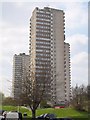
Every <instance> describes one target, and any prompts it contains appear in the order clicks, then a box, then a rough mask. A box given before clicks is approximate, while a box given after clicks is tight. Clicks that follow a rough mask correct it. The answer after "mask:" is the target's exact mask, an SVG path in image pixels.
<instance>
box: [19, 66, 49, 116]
mask: <svg viewBox="0 0 90 120" xmlns="http://www.w3.org/2000/svg"><path fill="white" fill-rule="evenodd" d="M42 69H43V70H42V76H41V77H38V78H39V79H38V78H37V76H36V74H35V72H34V70H33V71H31V72H30V73H29V72H26V75H25V79H24V80H23V84H22V94H21V99H22V103H23V104H27V105H29V107H30V109H31V111H32V118H35V117H36V109H37V108H38V106H39V104H40V102H41V101H42V100H43V99H44V98H45V96H46V86H47V81H48V80H47V79H49V76H47V74H46V65H45V66H42Z"/></svg>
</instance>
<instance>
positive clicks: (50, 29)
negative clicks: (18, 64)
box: [29, 7, 70, 104]
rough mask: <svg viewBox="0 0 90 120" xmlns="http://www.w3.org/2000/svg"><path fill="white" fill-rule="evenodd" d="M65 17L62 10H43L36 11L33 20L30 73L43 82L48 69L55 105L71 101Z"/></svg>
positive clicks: (49, 85)
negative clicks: (32, 72)
mask: <svg viewBox="0 0 90 120" xmlns="http://www.w3.org/2000/svg"><path fill="white" fill-rule="evenodd" d="M64 18H65V16H64V12H63V11H62V10H57V9H53V8H48V7H44V9H39V8H35V10H34V11H33V13H32V16H31V19H30V48H29V53H30V70H31V71H34V73H35V75H36V76H38V79H40V77H41V76H42V75H43V74H42V73H41V72H42V71H43V70H42V69H41V68H42V66H46V67H45V71H47V73H46V74H47V80H48V81H47V82H46V85H47V93H48V94H49V96H50V100H51V102H52V103H53V104H60V103H62V102H65V101H70V49H69V47H70V46H69V44H66V43H65V34H64V33H65V31H64V29H65V27H64V26H65V23H64V22H65V19H64ZM35 80H36V78H35ZM40 82H41V81H40Z"/></svg>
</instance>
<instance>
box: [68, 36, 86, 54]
mask: <svg viewBox="0 0 90 120" xmlns="http://www.w3.org/2000/svg"><path fill="white" fill-rule="evenodd" d="M66 42H68V43H70V49H71V55H74V54H77V53H79V52H81V51H87V52H88V37H87V36H86V35H84V34H74V35H72V36H68V37H67V38H66Z"/></svg>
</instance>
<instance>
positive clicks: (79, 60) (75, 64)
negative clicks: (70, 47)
mask: <svg viewBox="0 0 90 120" xmlns="http://www.w3.org/2000/svg"><path fill="white" fill-rule="evenodd" d="M71 72H72V85H73V86H75V85H76V84H79V85H81V84H84V85H88V53H86V52H81V53H78V54H77V55H75V56H73V57H72V59H71Z"/></svg>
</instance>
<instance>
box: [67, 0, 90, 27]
mask: <svg viewBox="0 0 90 120" xmlns="http://www.w3.org/2000/svg"><path fill="white" fill-rule="evenodd" d="M65 7H66V10H65V18H66V19H65V21H66V28H67V29H76V28H80V27H83V26H85V27H87V25H88V3H87V4H85V5H84V4H81V3H79V2H72V3H67V4H65Z"/></svg>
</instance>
